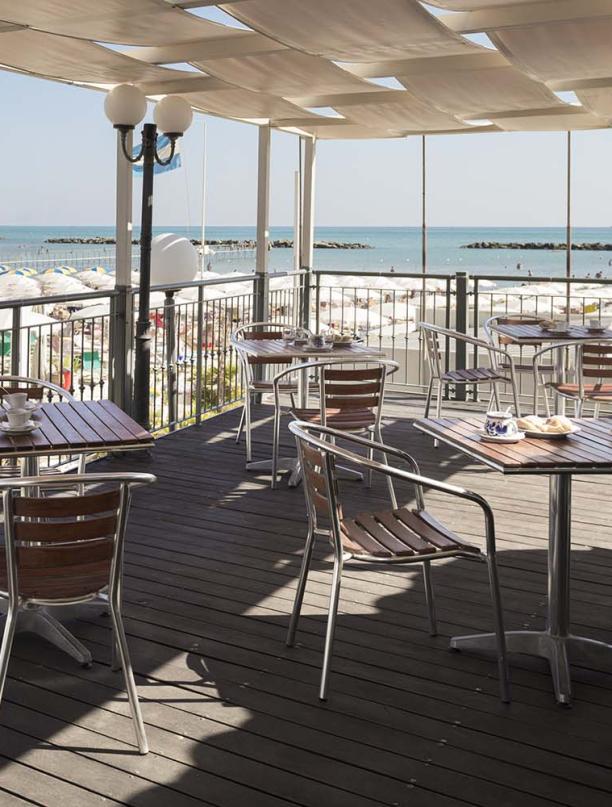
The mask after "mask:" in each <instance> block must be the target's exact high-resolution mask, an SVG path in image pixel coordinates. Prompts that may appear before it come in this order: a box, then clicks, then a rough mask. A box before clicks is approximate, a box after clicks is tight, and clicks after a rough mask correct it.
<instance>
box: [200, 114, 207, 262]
mask: <svg viewBox="0 0 612 807" xmlns="http://www.w3.org/2000/svg"><path fill="white" fill-rule="evenodd" d="M202 122H203V126H204V130H203V144H202V234H201V236H200V243H201V245H202V272H204V270H205V269H206V168H207V165H206V118H204V117H202Z"/></svg>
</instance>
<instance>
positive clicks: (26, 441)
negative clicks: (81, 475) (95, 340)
mask: <svg viewBox="0 0 612 807" xmlns="http://www.w3.org/2000/svg"><path fill="white" fill-rule="evenodd" d="M32 419H33V420H35V421H37V422H38V423H40V427H39V428H38V429H35V430H34V431H32V432H30V433H29V434H20V435H8V434H4V433H2V432H0V459H7V458H9V457H17V458H24V459H25V461H26V473H27V475H34V474H36V468H37V458H38V457H45V456H52V455H56V454H70V455H72V454H89V453H93V452H97V451H129V450H132V449H145V448H151V447H152V446H153V442H154V441H153V437H152V435H151V434H150V433H149V432H148V431H147V430H146V429H143V428H142V426H139V425H138V423H136V422H135V421H134V420H132V418H130V417H129V416H128V415H126V414H125V412H123V411H122V410H121V409H120V408H119V407H118V406H117V405H116V404H114V403H112V402H111V401H70V402H64V403H44V404H43V405H42V406H41V407H40V409H37V410H36V411H35V412H34V413H33V414H32Z"/></svg>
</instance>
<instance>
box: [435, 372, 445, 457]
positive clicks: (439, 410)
mask: <svg viewBox="0 0 612 807" xmlns="http://www.w3.org/2000/svg"><path fill="white" fill-rule="evenodd" d="M442 390H443V384H442V381H440V379H438V390H437V397H436V417H437V418H438V420H439V419H440V418H441V417H442ZM433 444H434V448H437V447H438V441H437V440H435V439H434V442H433Z"/></svg>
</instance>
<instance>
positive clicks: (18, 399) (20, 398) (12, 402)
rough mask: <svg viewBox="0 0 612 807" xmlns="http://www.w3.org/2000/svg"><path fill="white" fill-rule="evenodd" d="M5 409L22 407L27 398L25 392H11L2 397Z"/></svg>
mask: <svg viewBox="0 0 612 807" xmlns="http://www.w3.org/2000/svg"><path fill="white" fill-rule="evenodd" d="M2 400H3V401H4V407H5V409H24V408H25V405H26V403H27V400H28V393H27V392H11V393H10V394H9V395H5V396H4V398H3V399H2Z"/></svg>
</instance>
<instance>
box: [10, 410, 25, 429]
mask: <svg viewBox="0 0 612 807" xmlns="http://www.w3.org/2000/svg"><path fill="white" fill-rule="evenodd" d="M6 417H7V418H8V422H9V426H10V427H11V428H12V429H19V428H22V427H23V426H25V424H26V423H27V422H28V421H29V419H30V413H29V412H28V410H27V409H9V410H8V412H7V413H6Z"/></svg>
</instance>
